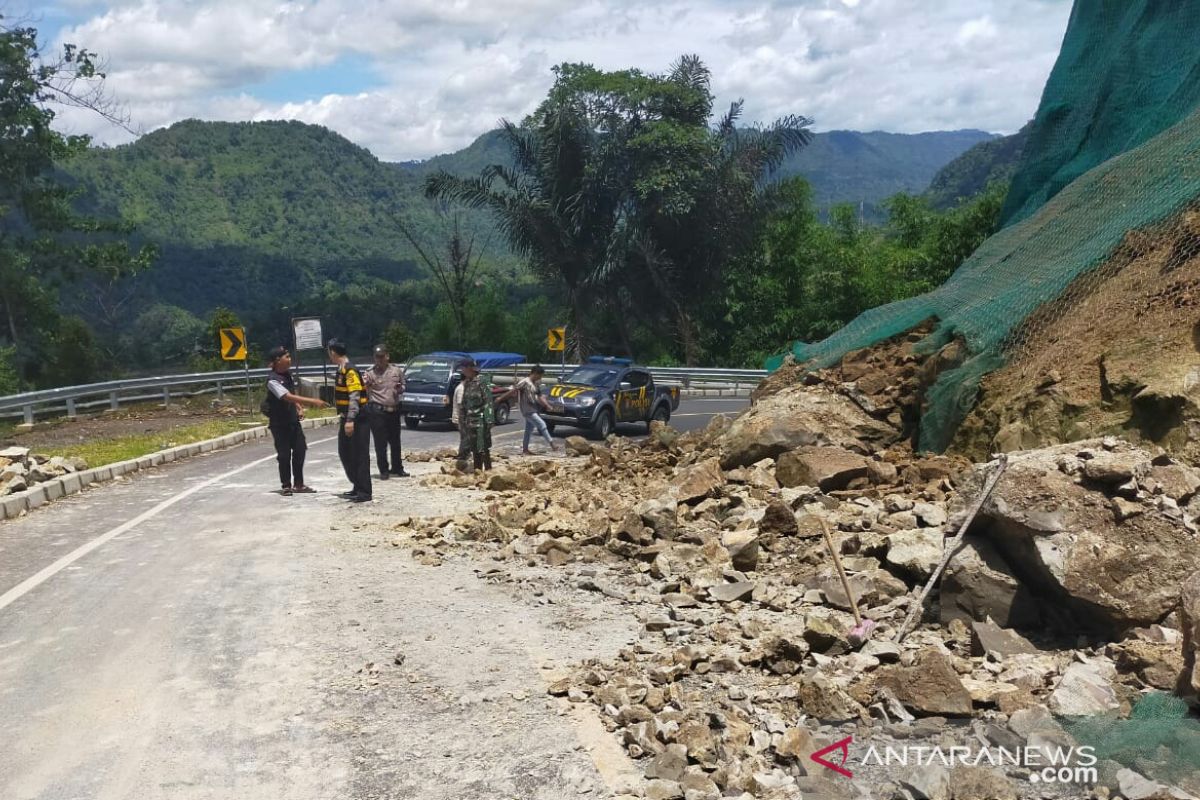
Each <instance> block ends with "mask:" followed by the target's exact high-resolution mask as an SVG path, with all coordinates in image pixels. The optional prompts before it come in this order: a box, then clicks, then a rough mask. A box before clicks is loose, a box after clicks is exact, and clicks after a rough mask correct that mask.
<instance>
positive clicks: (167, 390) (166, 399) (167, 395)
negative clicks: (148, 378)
mask: <svg viewBox="0 0 1200 800" xmlns="http://www.w3.org/2000/svg"><path fill="white" fill-rule="evenodd" d="M169 405H171V387H170V386H164V387H163V408H166V407H167V406H169Z"/></svg>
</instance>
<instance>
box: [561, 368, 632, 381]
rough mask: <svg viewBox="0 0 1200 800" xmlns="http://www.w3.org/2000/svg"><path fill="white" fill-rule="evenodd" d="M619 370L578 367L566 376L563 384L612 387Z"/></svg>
mask: <svg viewBox="0 0 1200 800" xmlns="http://www.w3.org/2000/svg"><path fill="white" fill-rule="evenodd" d="M619 372H620V370H617V369H613V368H612V367H579V368H578V369H577V370H575V371H574V372H572V373H571V374H570V375H568V376H567V378H566V380H565V381H564V383H580V384H583V385H585V386H612V385H613V384H614V383H616V380H617V374H618V373H619Z"/></svg>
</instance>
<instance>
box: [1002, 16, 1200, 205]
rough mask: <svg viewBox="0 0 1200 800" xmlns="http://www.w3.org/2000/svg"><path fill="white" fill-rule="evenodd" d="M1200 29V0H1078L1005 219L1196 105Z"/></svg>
mask: <svg viewBox="0 0 1200 800" xmlns="http://www.w3.org/2000/svg"><path fill="white" fill-rule="evenodd" d="M1198 31H1200V0H1170V2H1165V1H1164V0H1080V1H1079V2H1076V3H1075V7H1074V8H1073V9H1072V11H1071V21H1070V24H1069V25H1068V27H1067V34H1066V37H1065V38H1064V40H1063V44H1062V50H1061V51H1060V53H1059V55H1058V60H1057V61H1056V62H1055V64H1054V70H1053V71H1052V72H1051V73H1050V77H1049V79H1048V80H1047V82H1046V88H1045V90H1044V92H1043V95H1042V102H1041V105H1040V106H1039V108H1038V112H1037V116H1036V117H1035V118H1034V122H1033V126H1032V128H1031V130H1030V138H1029V142H1028V144H1026V146H1025V155H1024V158H1023V159H1022V162H1021V167H1020V170H1019V171H1018V173H1017V175H1016V176H1015V177H1014V178H1013V183H1012V187H1011V188H1010V190H1009V193H1008V198H1007V199H1006V201H1005V205H1004V211H1003V213H1002V215H1001V219H1002V220H1003V223H1004V224H1005V225H1009V224H1012V223H1014V222H1018V221H1021V220H1024V219H1027V218H1029V217H1030V216H1031V215H1032V214H1033V213H1034V212H1035V211H1036V210H1037V209H1038V208H1040V207H1041V206H1042V204H1044V203H1045V202H1046V201H1047V200H1049V199H1050V198H1051V197H1053V196H1054V195H1055V194H1057V193H1058V192H1059V191H1060V190H1062V189H1063V187H1065V186H1067V185H1068V184H1069V183H1070V182H1071V181H1073V180H1075V179H1076V178H1078V177H1079V176H1080V175H1082V174H1083V173H1085V172H1087V171H1088V170H1089V169H1092V168H1093V167H1095V166H1098V165H1099V164H1102V163H1103V162H1105V161H1107V160H1108V159H1109V158H1112V157H1113V156H1115V155H1118V154H1120V153H1124V152H1126V151H1128V150H1132V149H1133V148H1135V147H1137V146H1138V145H1140V144H1142V143H1144V142H1146V141H1148V140H1149V139H1150V138H1151V137H1153V136H1155V135H1157V134H1159V133H1161V132H1162V131H1164V130H1166V129H1167V128H1169V127H1170V126H1172V125H1174V124H1175V123H1177V122H1178V121H1179V120H1181V119H1182V118H1183V117H1185V116H1186V115H1187V114H1188V113H1189V112H1190V111H1191V110H1192V109H1194V108H1196V107H1197V106H1200V47H1197V36H1198Z"/></svg>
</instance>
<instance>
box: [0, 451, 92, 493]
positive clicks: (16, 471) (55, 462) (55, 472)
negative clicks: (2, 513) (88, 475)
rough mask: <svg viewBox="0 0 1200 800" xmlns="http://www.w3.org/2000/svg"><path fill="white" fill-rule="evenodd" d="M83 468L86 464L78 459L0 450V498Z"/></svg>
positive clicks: (85, 467)
mask: <svg viewBox="0 0 1200 800" xmlns="http://www.w3.org/2000/svg"><path fill="white" fill-rule="evenodd" d="M85 469H87V463H86V462H85V461H84V460H83V459H80V458H62V457H61V456H54V457H50V456H42V455H35V454H32V453H30V451H29V448H27V447H7V448H4V449H0V497H3V496H4V495H7V494H15V493H16V492H23V491H25V490H26V489H28V488H29V487H31V486H33V485H35V484H38V483H43V482H45V481H49V480H53V479H55V478H60V477H62V476H63V475H66V474H67V473H69V472H79V471H81V470H85Z"/></svg>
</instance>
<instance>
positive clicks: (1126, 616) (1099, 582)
mask: <svg viewBox="0 0 1200 800" xmlns="http://www.w3.org/2000/svg"><path fill="white" fill-rule="evenodd" d="M1151 461H1152V456H1151V455H1150V454H1149V453H1147V452H1146V451H1144V450H1142V449H1140V448H1138V447H1136V446H1134V445H1131V444H1129V443H1126V442H1121V441H1116V440H1105V441H1103V442H1100V441H1095V442H1081V443H1076V444H1070V445H1060V446H1056V447H1048V448H1043V449H1041V450H1032V451H1028V452H1024V453H1018V454H1013V455H1011V456H1010V461H1009V467H1008V470H1007V471H1006V472H1005V474H1004V476H1003V477H1002V478H1001V479H1000V481H999V482H998V483H997V485H996V489H995V491H994V492H993V494H992V496H991V498H990V499H989V500H988V502H987V503H985V505H984V507H983V509H982V510H981V511H980V514H979V518H978V519H977V520H976V523H975V526H974V528H973V534H978V535H980V536H982V537H983V538H985V539H986V540H988V541H989V542H990V543H991V544H992V545H993V546H994V548H995V551H996V553H997V554H998V555H999V557H1000V558H1001V559H1002V560H1003V562H1004V563H1006V564H1008V565H1009V566H1010V567H1011V573H1012V574H1014V575H1016V576H1019V577H1020V580H1021V583H1022V584H1024V586H1025V587H1026V588H1027V589H1028V590H1029V591H1030V592H1031V593H1032V594H1033V595H1034V596H1036V597H1037V598H1038V600H1039V603H1040V605H1041V606H1042V608H1043V610H1046V609H1054V608H1057V609H1059V610H1061V612H1064V616H1065V619H1064V620H1063V621H1067V620H1069V622H1068V624H1069V625H1070V626H1071V627H1072V628H1075V627H1078V628H1082V629H1087V630H1090V631H1092V632H1095V633H1099V634H1101V635H1120V634H1123V633H1124V632H1125V631H1127V630H1128V629H1130V628H1133V627H1137V626H1145V625H1150V624H1153V623H1156V622H1159V621H1161V620H1162V619H1163V618H1164V617H1165V616H1166V615H1167V614H1168V613H1170V612H1171V610H1172V609H1173V608H1174V607H1175V606H1176V605H1177V604H1178V602H1179V586H1180V584H1181V583H1182V582H1183V580H1184V578H1186V577H1187V576H1188V575H1189V574H1190V573H1191V572H1193V571H1194V570H1195V565H1196V555H1195V553H1196V545H1195V539H1194V537H1193V535H1192V534H1191V532H1189V530H1188V529H1187V527H1186V526H1185V521H1184V518H1183V515H1182V514H1181V513H1179V511H1178V508H1174V509H1172V508H1171V507H1170V506H1168V505H1166V504H1163V503H1157V502H1151V501H1146V502H1143V501H1142V500H1140V499H1138V498H1141V497H1145V496H1146V492H1145V491H1139V486H1138V481H1139V480H1143V479H1146V480H1149V477H1148V476H1149V475H1150V471H1151ZM988 471H989V467H988V466H987V465H980V466H978V467H977V468H976V471H975V475H974V476H973V482H974V483H976V485H977V486H981V485H982V483H983V481H984V479H985V478H986V475H987V473H988ZM970 494H971V491H970V490H968V491H967V495H968V496H969V495H970ZM1118 500H1120V501H1121V502H1120V503H1118V502H1117V501H1118ZM1134 506H1136V508H1134ZM1131 511H1133V512H1136V513H1131ZM996 622H998V623H999V624H1001V625H1004V626H1006V627H1009V626H1014V625H1018V623H1016V622H1014V621H1012V620H1009V621H1002V620H1001V619H999V618H997V619H996Z"/></svg>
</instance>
